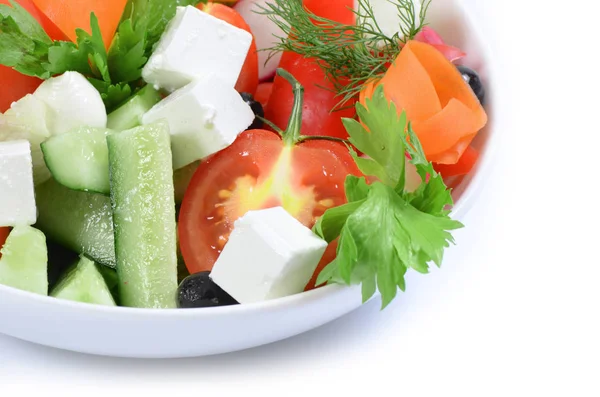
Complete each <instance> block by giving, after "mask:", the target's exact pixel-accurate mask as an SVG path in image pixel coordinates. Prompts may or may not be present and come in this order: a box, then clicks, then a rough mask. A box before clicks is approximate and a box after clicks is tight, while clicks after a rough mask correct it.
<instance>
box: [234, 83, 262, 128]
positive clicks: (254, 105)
mask: <svg viewBox="0 0 600 397" xmlns="http://www.w3.org/2000/svg"><path fill="white" fill-rule="evenodd" d="M240 95H241V96H242V99H243V100H244V102H246V103H247V104H248V105H249V106H250V109H252V111H253V112H254V115H255V116H260V117H265V111H264V109H263V107H262V105H261V104H260V102H258V101H255V100H254V97H253V96H252V94H249V93H247V92H242V93H240ZM262 126H263V122H262V120H261V119H259V118H258V117H255V118H254V121H253V122H252V125H251V126H250V127H248V129H249V130H255V129H258V128H262Z"/></svg>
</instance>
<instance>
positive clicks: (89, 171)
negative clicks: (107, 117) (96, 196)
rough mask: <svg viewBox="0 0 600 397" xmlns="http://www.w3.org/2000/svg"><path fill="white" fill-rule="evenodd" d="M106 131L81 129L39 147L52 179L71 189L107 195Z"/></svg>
mask: <svg viewBox="0 0 600 397" xmlns="http://www.w3.org/2000/svg"><path fill="white" fill-rule="evenodd" d="M109 133H110V130H108V129H105V128H91V127H82V128H78V129H76V130H74V131H71V132H68V133H66V134H61V135H56V136H53V137H52V138H50V139H48V140H47V141H46V142H44V143H42V145H41V146H42V152H43V153H44V161H45V162H46V165H47V166H48V169H49V170H50V172H51V173H52V176H53V177H54V179H55V180H56V181H57V182H59V183H60V184H61V185H64V186H66V187H68V188H70V189H74V190H81V191H84V192H96V193H102V194H106V195H108V194H109V193H110V186H109V183H108V148H107V147H106V136H107V135H108V134H109Z"/></svg>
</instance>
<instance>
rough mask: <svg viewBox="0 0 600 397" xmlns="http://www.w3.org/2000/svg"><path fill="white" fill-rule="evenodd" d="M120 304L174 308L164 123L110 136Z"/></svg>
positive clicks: (172, 224) (174, 268) (174, 235)
mask: <svg viewBox="0 0 600 397" xmlns="http://www.w3.org/2000/svg"><path fill="white" fill-rule="evenodd" d="M107 142H108V157H109V165H110V177H111V181H110V182H111V192H110V194H111V201H112V205H113V221H114V229H115V251H116V257H117V273H118V275H119V283H120V284H119V293H120V299H121V304H122V305H124V306H131V307H141V308H174V307H176V290H177V232H176V230H177V228H176V222H175V198H174V188H173V164H172V154H171V143H170V137H169V128H168V124H166V123H165V122H157V123H154V124H149V125H146V126H144V127H138V128H134V129H132V130H128V131H123V132H121V133H119V134H113V135H109V136H108V138H107Z"/></svg>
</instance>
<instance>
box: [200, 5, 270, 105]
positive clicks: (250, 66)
mask: <svg viewBox="0 0 600 397" xmlns="http://www.w3.org/2000/svg"><path fill="white" fill-rule="evenodd" d="M197 7H198V8H199V9H200V10H202V11H204V12H206V13H207V14H210V15H212V16H214V17H215V18H219V19H220V20H222V21H225V22H227V23H229V24H231V25H233V26H235V27H237V28H240V29H244V30H245V31H246V32H248V33H250V34H252V30H251V29H250V26H249V25H248V24H247V23H246V21H245V20H244V18H243V17H242V16H241V15H240V14H239V13H238V12H237V11H235V10H234V9H233V8H231V7H227V6H226V5H223V4H218V3H213V2H208V3H206V4H198V6H197ZM257 87H258V52H257V50H256V39H255V38H254V35H252V44H251V45H250V49H249V50H248V55H247V56H246V61H245V62H244V66H242V71H241V72H240V76H239V77H238V81H237V83H236V84H235V89H236V90H237V91H238V92H247V93H249V94H252V95H254V94H255V93H256V88H257Z"/></svg>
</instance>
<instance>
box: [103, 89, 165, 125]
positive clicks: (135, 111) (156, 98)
mask: <svg viewBox="0 0 600 397" xmlns="http://www.w3.org/2000/svg"><path fill="white" fill-rule="evenodd" d="M161 99H162V97H161V96H160V93H159V92H158V91H156V90H155V89H154V87H152V86H151V85H147V86H145V87H144V88H142V89H141V90H139V91H138V93H137V94H135V95H134V96H133V97H131V98H130V99H129V100H128V101H127V102H125V103H124V104H123V105H121V107H119V108H118V109H117V110H115V111H113V112H112V113H111V114H109V115H108V123H107V127H108V128H110V129H111V130H115V131H123V130H129V129H131V128H134V127H138V126H140V125H141V124H142V123H141V122H140V121H141V119H142V116H143V115H144V113H146V112H147V111H148V110H150V109H152V107H153V106H154V105H156V104H157V103H158V102H160V100H161Z"/></svg>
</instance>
